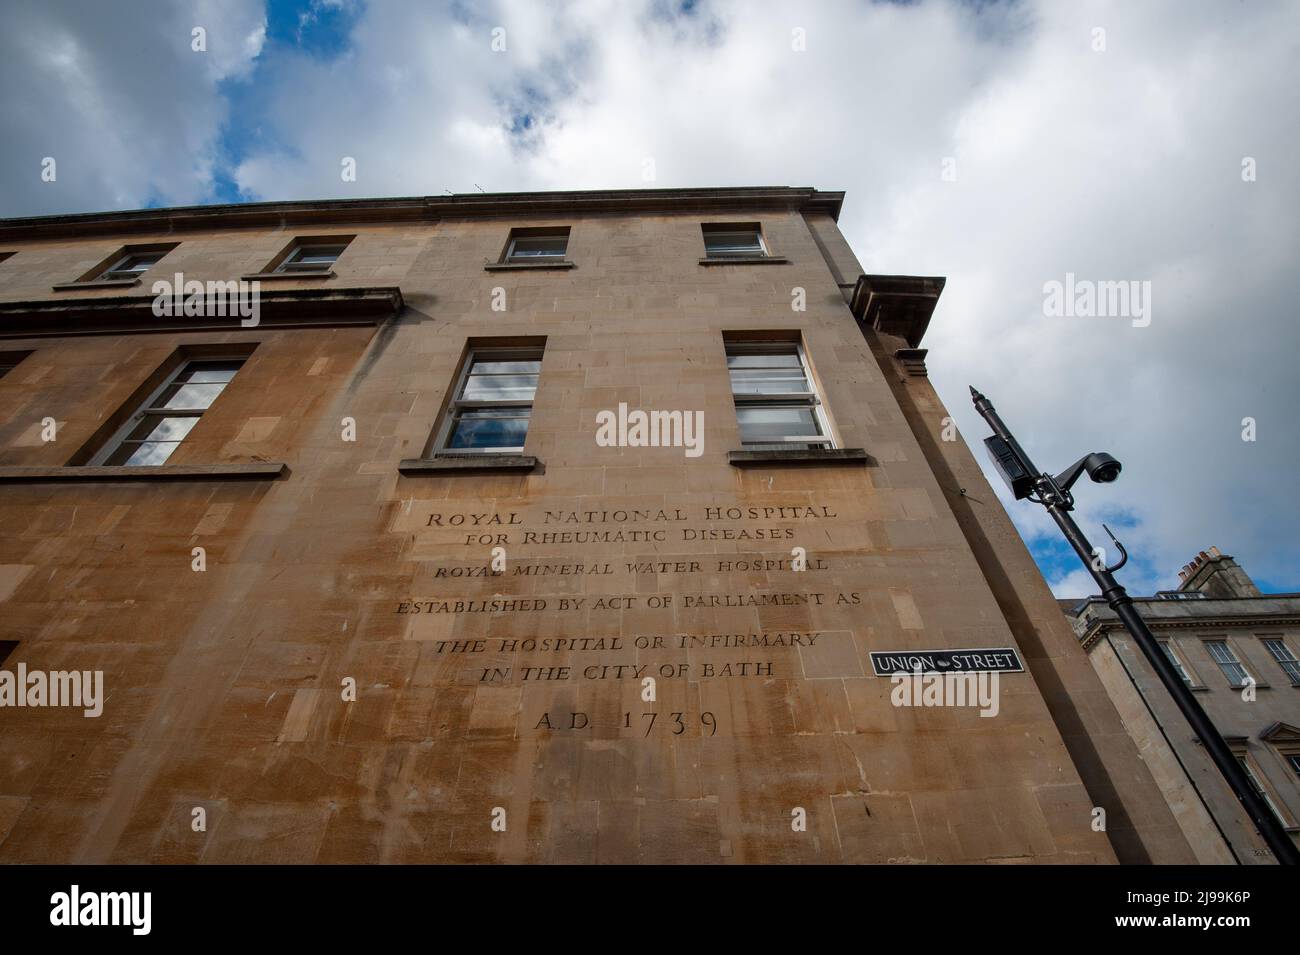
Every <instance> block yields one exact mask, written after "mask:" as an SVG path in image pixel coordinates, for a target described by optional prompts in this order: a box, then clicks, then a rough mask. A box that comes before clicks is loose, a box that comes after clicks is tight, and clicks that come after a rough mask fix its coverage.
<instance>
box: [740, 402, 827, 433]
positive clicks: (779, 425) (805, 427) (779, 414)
mask: <svg viewBox="0 0 1300 955" xmlns="http://www.w3.org/2000/svg"><path fill="white" fill-rule="evenodd" d="M736 418H737V420H738V421H739V422H740V436H741V439H742V440H743V441H763V440H769V439H771V438H776V437H784V436H787V435H788V436H802V435H813V434H821V429H820V428H819V427H818V426H817V415H816V414H815V413H814V412H813V410H812V409H811V408H799V407H787V408H781V407H775V408H774V407H743V406H742V407H738V408H737V409H736Z"/></svg>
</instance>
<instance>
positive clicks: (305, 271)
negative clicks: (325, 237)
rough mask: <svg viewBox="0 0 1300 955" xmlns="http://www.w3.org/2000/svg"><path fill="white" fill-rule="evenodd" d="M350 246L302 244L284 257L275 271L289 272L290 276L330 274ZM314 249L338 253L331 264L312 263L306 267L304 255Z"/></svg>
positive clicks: (344, 244)
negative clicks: (334, 250)
mask: <svg viewBox="0 0 1300 955" xmlns="http://www.w3.org/2000/svg"><path fill="white" fill-rule="evenodd" d="M348 244H349V243H347V242H303V243H300V244H298V245H295V246H294V247H293V248H292V249H291V250H290V252H289V254H288V255H286V256H285V257H284V261H283V262H281V263H280V264H279V265H277V266H276V267H275V271H276V272H279V273H285V272H287V273H289V274H302V275H313V274H317V273H320V272H329V271H331V270H332V269H333V268H334V266H335V265H337V264H338V261H339V259H341V258H342V257H343V253H344V252H345V251H346V250H347V247H348ZM312 249H338V253H337V254H336V255H335V256H334V258H333V260H332V261H330V262H324V263H318V262H311V263H308V264H306V265H304V264H303V262H302V261H301V259H302V257H303V256H304V255H307V254H308V253H310V252H311V250H312Z"/></svg>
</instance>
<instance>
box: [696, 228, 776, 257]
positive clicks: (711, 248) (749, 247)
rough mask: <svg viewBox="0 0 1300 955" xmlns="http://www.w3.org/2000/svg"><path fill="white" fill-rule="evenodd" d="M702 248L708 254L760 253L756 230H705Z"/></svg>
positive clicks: (761, 247) (761, 252)
mask: <svg viewBox="0 0 1300 955" xmlns="http://www.w3.org/2000/svg"><path fill="white" fill-rule="evenodd" d="M704 248H705V249H706V250H707V251H708V254H709V255H762V254H763V246H762V244H761V243H760V242H759V241H758V233H757V232H706V233H704Z"/></svg>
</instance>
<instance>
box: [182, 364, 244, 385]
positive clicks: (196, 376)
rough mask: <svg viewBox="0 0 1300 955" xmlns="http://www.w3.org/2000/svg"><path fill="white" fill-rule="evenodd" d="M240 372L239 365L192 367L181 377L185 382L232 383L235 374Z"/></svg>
mask: <svg viewBox="0 0 1300 955" xmlns="http://www.w3.org/2000/svg"><path fill="white" fill-rule="evenodd" d="M237 371H239V364H238V363H231V364H224V365H206V364H204V365H192V366H191V367H189V368H188V369H186V371H185V373H184V374H182V375H181V376H180V377H181V379H183V380H185V381H192V382H196V383H201V382H214V381H230V379H231V378H234V377H235V372H237Z"/></svg>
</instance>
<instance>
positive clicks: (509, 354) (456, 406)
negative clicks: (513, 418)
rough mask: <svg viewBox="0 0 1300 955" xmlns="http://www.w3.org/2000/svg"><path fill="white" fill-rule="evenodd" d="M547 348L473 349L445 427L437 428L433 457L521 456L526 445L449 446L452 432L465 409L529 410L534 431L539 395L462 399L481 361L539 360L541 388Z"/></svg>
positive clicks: (538, 383)
mask: <svg viewBox="0 0 1300 955" xmlns="http://www.w3.org/2000/svg"><path fill="white" fill-rule="evenodd" d="M544 352H545V349H544V348H543V347H542V346H540V345H539V346H536V347H524V348H518V347H509V346H507V347H502V348H493V347H491V346H488V347H485V348H475V349H472V350H471V351H470V352H469V354H468V355H466V356H465V363H464V366H463V367H462V368H461V370H460V374H458V375H457V376H456V387H455V390H454V391H453V392H452V399H451V402H450V403H449V404H448V405H447V411H446V413H445V414H444V415H443V416H442V424H441V425H439V427H438V437H437V440H436V441H435V442H434V445H433V454H434V455H435V456H439V455H441V456H447V455H459V454H522V453H523V450H524V445H523V444H521V445H519V446H518V447H513V446H512V447H498V448H452V447H448V442H450V441H451V437H452V433H453V429H454V427H455V424H456V418H457V416H458V413H459V412H461V411H464V410H466V409H469V410H477V409H483V408H527V409H528V427H529V429H530V430H531V429H532V426H533V417H532V410H533V405H534V404H535V403H536V401H537V392H536V391H534V392H533V397H532V398H531V399H529V400H527V401H525V400H523V399H520V398H500V399H497V398H493V399H487V400H466V399H464V398H462V397H461V395H463V394H464V392H465V385H466V384H467V383H468V382H469V377H470V371H471V370H472V369H473V368H474V363H475V362H478V361H536V362H538V368H537V387H538V388H540V387H541V386H542V371H541V362H542V359H543V355H544ZM527 441H528V435H527V432H525V434H524V442H525V443H527Z"/></svg>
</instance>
